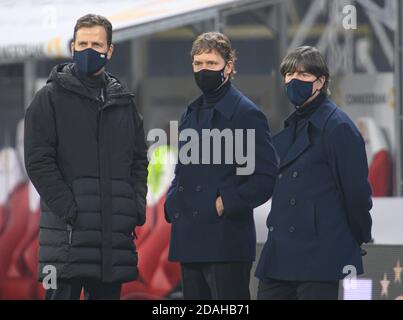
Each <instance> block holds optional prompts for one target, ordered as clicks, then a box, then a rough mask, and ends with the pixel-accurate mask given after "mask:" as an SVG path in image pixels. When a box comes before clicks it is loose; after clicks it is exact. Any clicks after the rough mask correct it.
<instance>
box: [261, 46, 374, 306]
mask: <svg viewBox="0 0 403 320" xmlns="http://www.w3.org/2000/svg"><path fill="white" fill-rule="evenodd" d="M280 71H281V74H282V75H283V76H284V79H285V86H286V92H287V95H288V98H289V100H290V101H291V102H292V103H293V104H294V106H295V107H296V111H295V112H294V113H293V114H292V115H291V116H290V117H289V118H288V119H287V120H286V121H285V128H284V130H283V131H281V132H280V133H279V134H277V135H276V136H274V137H273V141H274V145H275V147H276V150H277V152H278V153H279V156H280V170H279V173H278V176H277V180H276V184H275V187H274V193H273V199H272V207H271V212H270V214H269V216H268V218H267V227H268V231H269V232H268V238H267V242H266V243H265V246H264V248H263V251H262V254H261V257H260V261H259V264H258V267H257V271H256V276H257V277H258V278H260V283H259V289H258V298H259V299H337V298H338V288H339V280H340V279H343V278H345V277H346V276H349V278H354V277H355V276H356V275H359V274H361V273H363V266H362V258H361V248H360V246H361V245H362V244H363V243H364V242H369V241H370V240H371V225H372V220H371V216H370V213H369V211H370V209H371V207H372V201H371V188H370V186H369V183H368V164H367V158H366V152H365V143H364V141H363V139H362V137H361V135H360V133H359V131H358V129H357V127H356V126H355V125H354V123H353V122H352V121H351V120H350V118H349V117H348V116H347V114H345V113H344V112H343V111H342V110H341V109H340V108H338V107H337V106H336V104H335V103H334V102H333V101H332V100H330V99H329V97H328V83H329V71H328V67H327V65H326V62H325V60H324V59H323V57H322V55H321V54H320V52H319V51H318V50H317V49H315V48H313V47H300V48H297V49H296V50H294V51H292V52H290V53H289V54H288V55H287V56H286V57H285V58H284V60H283V62H282V64H281V66H280ZM351 284H352V283H351Z"/></svg>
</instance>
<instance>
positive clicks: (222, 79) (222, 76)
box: [220, 61, 228, 87]
mask: <svg viewBox="0 0 403 320" xmlns="http://www.w3.org/2000/svg"><path fill="white" fill-rule="evenodd" d="M227 64H228V62H227V61H225V64H224V68H222V70H221V82H224V81H225V76H224V70H225V67H226V66H227ZM220 87H221V86H220Z"/></svg>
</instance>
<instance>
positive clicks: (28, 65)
mask: <svg viewBox="0 0 403 320" xmlns="http://www.w3.org/2000/svg"><path fill="white" fill-rule="evenodd" d="M35 81H36V62H35V60H32V59H30V60H27V61H25V62H24V109H26V108H28V106H29V104H30V103H31V100H32V98H33V96H34V94H35V89H36V86H35Z"/></svg>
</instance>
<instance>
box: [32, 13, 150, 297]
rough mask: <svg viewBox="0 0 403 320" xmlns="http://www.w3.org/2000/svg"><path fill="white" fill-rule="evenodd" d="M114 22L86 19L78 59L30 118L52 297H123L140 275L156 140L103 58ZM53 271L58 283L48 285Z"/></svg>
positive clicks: (55, 74) (54, 76) (44, 264)
mask: <svg viewBox="0 0 403 320" xmlns="http://www.w3.org/2000/svg"><path fill="white" fill-rule="evenodd" d="M111 40H112V25H111V24H110V22H109V21H108V20H107V19H106V18H104V17H102V16H98V15H86V16H84V17H82V18H80V19H79V20H78V21H77V24H76V27H75V30H74V40H73V43H72V51H73V52H74V63H71V64H61V65H58V66H56V67H55V68H54V69H53V71H52V72H51V74H50V77H49V79H48V81H47V84H46V85H45V86H44V87H43V88H42V89H40V90H39V91H38V93H37V94H36V96H35V98H34V100H33V101H32V103H31V105H30V106H29V108H28V109H27V112H26V116H25V141H24V142H25V166H26V169H27V173H28V175H29V178H30V179H31V181H32V183H33V185H34V186H35V188H36V189H37V191H38V192H39V194H40V196H41V218H40V234H39V246H40V248H39V270H38V271H39V280H40V281H42V280H44V279H45V282H46V283H44V285H48V287H47V289H48V290H47V291H46V299H79V297H80V292H81V289H82V287H84V290H85V297H86V298H87V299H118V298H119V296H120V289H121V284H122V283H124V282H127V281H132V280H135V279H136V278H137V252H136V248H135V246H134V243H133V239H134V237H135V233H134V230H135V227H136V226H141V225H143V224H144V223H145V197H146V193H147V186H146V178H147V163H148V162H147V147H146V143H145V139H144V132H143V122H142V118H141V116H140V114H139V113H138V111H137V109H136V106H135V104H134V101H133V95H132V94H130V93H129V92H127V91H126V89H125V88H124V87H123V85H122V84H121V83H120V82H119V81H118V80H117V79H116V78H115V77H114V76H112V75H111V74H109V73H107V72H105V71H104V65H105V63H106V62H107V60H109V59H110V58H111V56H112V52H113V45H112V44H111ZM50 271H54V272H55V273H56V279H57V282H56V283H55V285H53V284H52V283H48V282H49V281H46V280H49V279H51V278H50V277H49V278H48V276H51V274H49V275H48V273H49V272H50Z"/></svg>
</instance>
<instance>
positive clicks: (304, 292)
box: [257, 279, 339, 300]
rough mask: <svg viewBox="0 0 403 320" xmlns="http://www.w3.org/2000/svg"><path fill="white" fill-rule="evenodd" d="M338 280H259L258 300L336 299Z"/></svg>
mask: <svg viewBox="0 0 403 320" xmlns="http://www.w3.org/2000/svg"><path fill="white" fill-rule="evenodd" d="M338 295H339V281H328V282H294V281H283V280H275V279H265V280H260V281H259V287H258V292H257V299H258V300H337V299H338Z"/></svg>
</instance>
